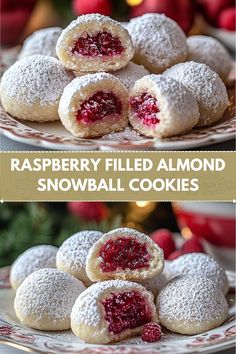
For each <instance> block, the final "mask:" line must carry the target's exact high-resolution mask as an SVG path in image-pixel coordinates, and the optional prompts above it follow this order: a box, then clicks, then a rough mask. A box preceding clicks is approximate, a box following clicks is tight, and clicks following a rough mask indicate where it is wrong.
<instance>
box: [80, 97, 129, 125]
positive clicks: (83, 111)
mask: <svg viewBox="0 0 236 354" xmlns="http://www.w3.org/2000/svg"><path fill="white" fill-rule="evenodd" d="M121 111H122V103H121V101H120V99H119V98H118V97H117V96H116V95H115V94H114V93H112V92H103V91H98V92H97V93H95V94H94V95H93V96H91V97H90V98H89V99H88V100H87V101H84V102H83V103H82V105H81V108H80V110H79V111H78V112H77V115H76V119H77V120H78V121H82V122H83V123H84V124H88V123H93V122H96V121H98V120H100V119H103V118H105V117H106V116H109V115H114V114H121Z"/></svg>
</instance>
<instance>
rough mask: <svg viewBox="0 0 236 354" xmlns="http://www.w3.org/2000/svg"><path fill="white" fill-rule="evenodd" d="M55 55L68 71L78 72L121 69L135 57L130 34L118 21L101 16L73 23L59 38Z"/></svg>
mask: <svg viewBox="0 0 236 354" xmlns="http://www.w3.org/2000/svg"><path fill="white" fill-rule="evenodd" d="M56 52H57V55H58V58H59V59H60V60H61V61H62V62H63V64H64V65H65V66H66V67H67V68H69V69H72V70H74V71H77V72H97V71H111V70H112V71H114V70H118V69H120V68H122V67H124V66H126V65H127V64H128V62H129V61H130V60H131V59H132V57H133V55H134V49H133V44H132V40H131V37H130V35H129V33H128V31H127V30H126V29H125V28H123V27H122V26H121V25H120V23H119V22H117V21H114V20H112V19H111V18H110V17H107V16H103V15H99V14H87V15H83V16H79V17H78V18H77V19H76V20H74V21H72V22H71V23H70V25H69V26H68V27H66V28H65V29H64V31H63V32H62V34H61V36H60V37H59V39H58V42H57V46H56Z"/></svg>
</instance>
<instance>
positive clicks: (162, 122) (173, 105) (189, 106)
mask: <svg viewBox="0 0 236 354" xmlns="http://www.w3.org/2000/svg"><path fill="white" fill-rule="evenodd" d="M198 120H199V109H198V104H197V101H196V99H195V97H194V95H193V94H192V93H191V92H190V91H189V90H188V89H187V88H186V87H185V86H184V85H183V84H181V83H180V82H177V81H176V80H174V79H172V78H169V77H165V76H163V75H154V74H152V75H147V76H144V77H143V78H142V79H140V80H138V81H136V83H135V84H134V87H133V88H132V89H131V90H130V93H129V121H130V124H131V125H132V126H133V128H134V129H135V130H137V131H139V132H140V133H141V134H143V135H146V136H152V137H159V138H166V137H170V136H174V135H179V134H183V133H185V132H187V131H189V130H191V129H192V128H193V127H194V126H195V125H196V124H197V122H198Z"/></svg>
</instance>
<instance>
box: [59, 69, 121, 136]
mask: <svg viewBox="0 0 236 354" xmlns="http://www.w3.org/2000/svg"><path fill="white" fill-rule="evenodd" d="M127 97H128V90H127V88H126V87H125V86H124V85H123V84H122V82H121V81H120V80H119V79H117V78H116V77H115V76H113V75H111V74H107V73H96V74H88V75H84V76H81V77H77V78H75V79H74V80H73V81H72V82H71V83H70V84H69V85H67V86H66V88H65V90H64V92H63V95H62V97H61V100H60V104H59V110H58V113H59V116H60V119H61V122H62V124H63V125H64V127H65V128H66V129H67V130H68V131H69V132H71V134H73V135H74V136H77V137H81V138H93V137H97V136H102V135H105V134H108V133H111V132H118V131H121V130H123V129H124V128H126V127H127V125H128V113H127V111H128V100H127Z"/></svg>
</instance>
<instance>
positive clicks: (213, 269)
mask: <svg viewBox="0 0 236 354" xmlns="http://www.w3.org/2000/svg"><path fill="white" fill-rule="evenodd" d="M166 272H167V274H168V276H169V278H174V277H176V276H177V275H180V274H202V275H204V276H206V277H208V278H210V279H211V280H212V281H213V282H214V283H215V285H216V286H218V288H220V289H221V291H222V292H223V293H224V294H226V293H227V292H228V290H229V283H228V279H227V276H226V273H225V271H224V269H223V268H221V266H220V265H219V264H218V263H217V262H216V260H215V259H213V258H211V257H209V256H208V255H207V254H204V253H188V254H185V255H183V256H180V257H178V258H176V259H175V260H173V261H171V262H168V268H167V269H166Z"/></svg>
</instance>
